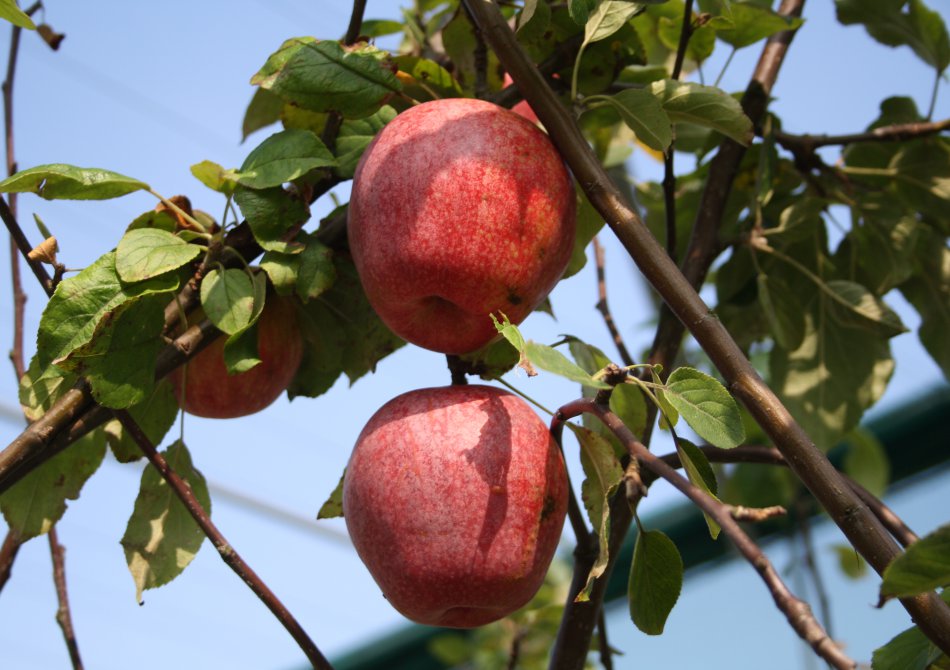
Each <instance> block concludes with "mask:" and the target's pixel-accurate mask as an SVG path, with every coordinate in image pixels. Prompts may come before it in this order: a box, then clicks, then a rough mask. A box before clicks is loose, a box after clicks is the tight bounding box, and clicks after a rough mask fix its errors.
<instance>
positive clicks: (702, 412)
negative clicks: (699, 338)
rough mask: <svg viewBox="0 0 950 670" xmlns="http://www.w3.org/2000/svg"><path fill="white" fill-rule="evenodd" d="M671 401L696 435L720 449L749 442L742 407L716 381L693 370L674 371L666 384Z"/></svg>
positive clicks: (668, 397)
mask: <svg viewBox="0 0 950 670" xmlns="http://www.w3.org/2000/svg"><path fill="white" fill-rule="evenodd" d="M665 395H666V398H667V400H668V401H669V403H670V404H671V405H673V407H675V408H676V410H677V411H678V412H679V413H680V415H681V416H682V417H683V419H685V420H686V423H688V424H689V425H690V427H691V428H692V429H693V430H695V431H696V434H697V435H699V436H700V437H702V438H703V439H705V440H708V441H709V443H710V444H713V445H715V446H717V447H719V448H720V449H731V448H732V447H737V446H739V445H740V444H742V442H743V440H745V428H743V426H742V417H741V415H740V414H739V406H738V405H736V401H735V400H733V398H732V396H731V395H729V392H728V391H727V390H726V389H725V387H724V386H723V385H722V384H720V383H719V382H718V381H717V380H716V379H713V378H712V377H710V376H709V375H707V374H705V373H703V372H700V371H699V370H695V369H693V368H687V367H682V368H677V369H676V370H673V373H672V374H671V375H670V377H669V379H667V382H666V389H665Z"/></svg>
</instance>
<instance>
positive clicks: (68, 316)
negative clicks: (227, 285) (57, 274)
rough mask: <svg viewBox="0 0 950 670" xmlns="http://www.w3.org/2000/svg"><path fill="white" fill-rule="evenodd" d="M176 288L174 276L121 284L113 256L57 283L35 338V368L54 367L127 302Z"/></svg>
mask: <svg viewBox="0 0 950 670" xmlns="http://www.w3.org/2000/svg"><path fill="white" fill-rule="evenodd" d="M178 285H179V281H178V277H176V276H174V273H169V274H165V275H161V276H159V277H154V278H152V279H147V280H145V281H141V282H136V283H135V284H132V285H126V284H123V283H122V281H121V280H120V279H119V275H118V273H117V272H116V269H115V253H114V252H109V253H107V254H104V255H103V256H101V257H100V258H99V259H98V260H96V262H95V263H93V264H92V265H90V266H89V267H87V268H86V269H85V270H83V271H82V272H80V273H79V274H77V275H76V276H74V277H70V278H68V279H65V280H63V281H62V282H60V284H59V285H58V286H57V287H56V291H55V293H53V297H52V298H50V300H49V302H48V303H47V304H46V309H44V310H43V315H42V317H40V328H39V333H38V334H37V337H36V348H37V354H38V359H39V366H40V367H41V368H43V367H45V366H46V365H48V364H50V363H58V362H59V361H61V360H63V359H64V358H65V357H66V356H68V355H69V353H70V352H71V351H73V350H74V349H77V348H79V347H81V346H82V345H84V344H86V343H87V342H89V341H90V339H91V338H92V335H93V332H94V331H95V329H96V326H97V325H98V323H99V321H100V320H101V319H103V318H104V317H106V316H107V315H109V314H111V313H112V312H113V310H115V309H116V308H117V307H119V305H121V304H122V303H124V302H126V301H127V300H131V299H133V298H137V297H139V296H145V295H150V294H153V293H167V292H169V291H174V290H175V289H177V288H178Z"/></svg>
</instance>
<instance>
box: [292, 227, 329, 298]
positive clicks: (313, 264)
mask: <svg viewBox="0 0 950 670" xmlns="http://www.w3.org/2000/svg"><path fill="white" fill-rule="evenodd" d="M306 244H307V246H306V247H304V250H303V251H302V252H300V254H298V258H299V266H298V268H297V283H296V290H297V295H298V296H300V299H301V300H303V301H304V302H307V301H308V300H313V299H315V298H318V297H320V296H321V295H323V293H325V292H326V291H327V290H328V289H329V288H330V287H331V286H333V282H335V281H336V267H335V266H334V265H333V250H332V249H330V247H328V246H326V245H325V244H323V243H322V242H320V241H319V240H318V239H317V238H316V236H313V235H311V236H308V238H307V242H306Z"/></svg>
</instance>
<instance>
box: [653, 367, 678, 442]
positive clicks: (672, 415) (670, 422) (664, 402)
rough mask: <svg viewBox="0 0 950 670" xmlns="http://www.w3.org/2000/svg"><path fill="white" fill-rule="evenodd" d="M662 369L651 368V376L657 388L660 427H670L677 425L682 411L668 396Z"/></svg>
mask: <svg viewBox="0 0 950 670" xmlns="http://www.w3.org/2000/svg"><path fill="white" fill-rule="evenodd" d="M659 373H660V370H658V369H657V368H655V367H651V368H650V376H652V377H653V383H654V385H655V388H654V389H653V397H654V398H656V404H657V406H658V407H657V408H658V409H659V410H660V414H661V416H660V427H661V428H670V427H673V428H675V427H676V424H677V423H678V422H679V420H680V413H679V412H678V411H677V410H676V407H675V406H674V405H673V403H671V402H670V400H669V398H667V397H666V392H665V390H664V389H665V386H664V384H663V380H662V379H660V374H659Z"/></svg>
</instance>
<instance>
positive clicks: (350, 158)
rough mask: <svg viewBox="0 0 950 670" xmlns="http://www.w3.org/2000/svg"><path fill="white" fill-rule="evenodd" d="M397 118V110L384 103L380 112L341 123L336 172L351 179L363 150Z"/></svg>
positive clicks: (341, 176)
mask: <svg viewBox="0 0 950 670" xmlns="http://www.w3.org/2000/svg"><path fill="white" fill-rule="evenodd" d="M394 118H396V110H395V109H393V108H392V107H390V106H388V105H384V106H383V107H382V108H380V110H379V111H378V112H376V113H375V114H372V115H370V116H367V117H365V118H362V119H355V120H354V119H351V120H348V121H344V122H343V123H342V124H341V125H340V132H339V133H338V134H337V137H336V149H335V151H336V156H337V166H336V169H335V173H336V175H337V176H338V177H340V178H342V179H350V178H352V177H353V173H354V172H356V165H357V163H359V160H360V158H362V156H363V152H364V151H365V150H366V147H368V146H369V143H370V142H372V141H373V138H374V137H376V134H377V133H378V132H379V131H380V130H382V128H383V126H385V125H386V124H387V123H389V122H390V121H392V120H393V119H394Z"/></svg>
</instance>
